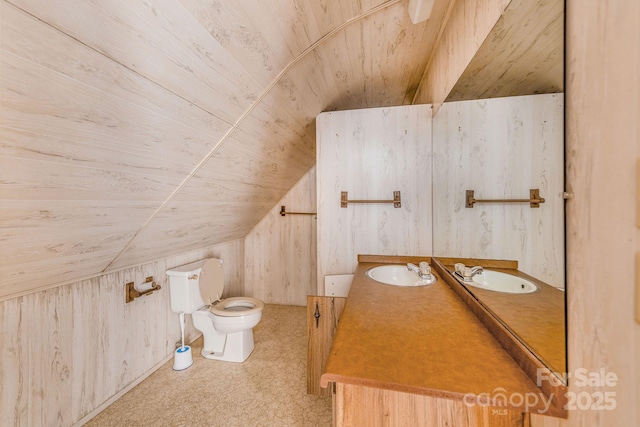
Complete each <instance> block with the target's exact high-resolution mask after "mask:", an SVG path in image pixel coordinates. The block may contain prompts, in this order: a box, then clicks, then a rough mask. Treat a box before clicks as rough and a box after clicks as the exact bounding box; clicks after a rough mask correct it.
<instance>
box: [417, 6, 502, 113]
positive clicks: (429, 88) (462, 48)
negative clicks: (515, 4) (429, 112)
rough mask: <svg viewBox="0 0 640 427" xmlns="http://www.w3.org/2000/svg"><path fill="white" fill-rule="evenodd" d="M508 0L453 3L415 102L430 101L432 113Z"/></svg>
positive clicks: (438, 106) (453, 84) (460, 73)
mask: <svg viewBox="0 0 640 427" xmlns="http://www.w3.org/2000/svg"><path fill="white" fill-rule="evenodd" d="M509 3H510V0H481V1H475V0H474V1H472V0H462V1H456V2H455V3H454V6H453V9H452V11H451V15H450V17H449V21H448V22H447V24H446V27H445V29H444V31H443V32H442V36H441V38H440V41H439V42H438V45H437V46H436V48H435V51H434V53H433V56H432V58H431V59H430V62H429V64H427V69H426V70H425V73H424V76H423V77H422V81H421V82H420V87H419V88H418V91H417V93H416V97H415V98H414V101H413V103H414V104H426V103H428V104H433V109H434V110H433V113H434V114H435V113H436V112H437V111H438V109H439V108H440V105H441V104H442V103H443V102H444V100H445V99H446V98H447V96H448V95H449V92H450V91H451V89H452V88H453V87H454V86H455V84H456V82H457V81H458V79H459V78H460V76H461V75H462V73H463V72H464V70H465V69H466V67H467V66H468V64H469V62H470V61H471V59H472V58H473V56H474V55H475V53H476V52H477V50H478V48H479V47H480V46H481V44H482V43H483V42H484V40H485V39H486V38H487V35H488V34H489V32H490V31H491V29H492V28H493V27H494V25H495V24H496V22H497V21H498V18H500V15H502V12H503V11H504V9H505V7H506V6H507V5H508V4H509Z"/></svg>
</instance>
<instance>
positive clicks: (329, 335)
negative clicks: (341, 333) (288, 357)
mask: <svg viewBox="0 0 640 427" xmlns="http://www.w3.org/2000/svg"><path fill="white" fill-rule="evenodd" d="M346 300H347V299H346V298H339V297H320V296H314V295H308V296H307V393H308V394H316V395H319V396H331V387H327V388H322V387H320V375H322V369H323V368H324V364H325V363H326V361H327V356H329V350H330V349H331V343H332V341H333V335H334V334H335V333H336V329H337V327H338V320H339V319H340V314H341V313H342V309H343V308H344V304H345V302H346Z"/></svg>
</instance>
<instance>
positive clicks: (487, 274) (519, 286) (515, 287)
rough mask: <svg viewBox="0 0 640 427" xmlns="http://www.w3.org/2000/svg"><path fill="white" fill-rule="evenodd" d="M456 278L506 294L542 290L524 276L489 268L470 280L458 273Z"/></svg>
mask: <svg viewBox="0 0 640 427" xmlns="http://www.w3.org/2000/svg"><path fill="white" fill-rule="evenodd" d="M456 278H457V279H458V280H459V281H460V282H461V283H462V284H463V285H469V286H474V287H476V288H478V289H484V290H487V291H492V292H501V293H505V294H530V293H533V292H538V291H539V290H540V288H538V286H537V285H536V284H535V283H533V282H530V281H529V280H527V279H523V278H522V277H518V276H513V275H511V274H507V273H501V272H499V271H493V270H487V269H485V270H484V271H483V272H482V273H479V274H477V275H475V276H473V279H471V280H468V281H465V280H463V279H461V278H460V277H459V275H458V274H457V273H456Z"/></svg>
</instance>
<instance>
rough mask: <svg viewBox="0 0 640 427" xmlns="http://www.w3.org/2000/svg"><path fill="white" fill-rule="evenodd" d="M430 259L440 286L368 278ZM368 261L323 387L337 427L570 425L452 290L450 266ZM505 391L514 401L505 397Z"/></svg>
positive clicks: (336, 339) (345, 313)
mask: <svg viewBox="0 0 640 427" xmlns="http://www.w3.org/2000/svg"><path fill="white" fill-rule="evenodd" d="M425 260H426V261H428V262H429V263H430V264H432V267H434V273H433V274H434V275H435V276H436V277H437V279H438V280H437V282H436V283H435V284H433V285H428V286H416V287H400V286H391V285H387V284H382V283H378V282H376V281H374V280H372V279H370V278H369V277H367V275H366V271H367V270H369V269H370V268H372V267H375V266H378V265H382V264H385V263H386V264H388V263H393V264H403V263H404V264H406V263H408V262H411V263H416V264H417V263H419V262H420V261H425ZM358 261H359V264H358V267H357V270H356V272H355V276H354V279H353V283H352V285H351V290H350V292H349V296H348V298H347V301H346V304H345V307H344V310H343V311H342V314H341V317H340V324H339V327H338V328H337V331H336V333H335V336H334V338H333V343H332V345H331V350H330V352H329V355H328V359H327V361H326V365H325V367H324V370H323V372H324V373H323V375H322V376H321V379H320V383H321V385H322V386H323V387H328V386H329V387H331V383H333V384H334V385H333V386H332V387H334V390H335V393H334V425H335V426H345V425H382V424H384V425H387V424H389V425H425V426H430V425H434V426H435V425H455V426H467V425H469V426H470V425H474V426H475V425H487V426H488V425H491V426H519V425H526V422H527V420H528V414H527V413H526V412H527V411H529V412H533V413H545V414H548V415H554V416H560V417H563V416H566V413H565V411H564V410H563V409H561V408H562V402H560V401H558V400H557V399H555V400H554V399H551V400H549V397H548V396H547V395H545V393H547V392H548V390H545V391H542V390H541V389H540V388H539V387H538V386H537V385H536V383H535V382H534V381H533V380H532V379H531V378H530V372H527V371H526V369H523V367H522V364H523V363H524V364H527V363H529V361H527V360H526V358H525V359H515V358H514V357H513V355H512V354H511V353H510V352H508V351H507V350H506V349H505V346H504V344H503V343H501V342H499V341H498V339H496V338H495V336H494V334H493V332H494V331H490V329H489V328H487V327H486V325H485V324H483V321H481V319H480V317H477V314H474V312H473V311H472V310H471V309H470V307H469V306H468V305H467V304H466V302H465V301H464V300H463V299H462V298H461V297H460V296H459V295H458V293H457V292H456V291H455V290H454V288H452V285H451V283H450V282H449V280H452V278H451V277H448V276H450V274H449V272H448V271H447V270H446V269H444V268H443V267H442V264H441V263H438V262H437V261H436V260H435V259H434V260H431V259H429V258H425V257H389V256H384V257H377V256H362V255H361V256H359V259H358ZM310 311H311V309H310ZM531 366H533V365H531ZM556 391H557V390H556ZM501 392H502V394H503V395H506V397H507V399H506V400H507V401H506V402H503V401H501V400H500V399H497V398H496V397H499V396H497V395H498V394H499V393H501ZM516 395H517V396H538V397H539V399H538V403H537V404H535V405H529V407H526V406H527V405H526V404H525V403H524V402H519V401H518V399H509V396H516ZM548 402H552V404H550V405H549V406H545V405H547V404H548ZM416 423H417V424H416ZM445 423H446V424H445Z"/></svg>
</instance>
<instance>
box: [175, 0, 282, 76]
mask: <svg viewBox="0 0 640 427" xmlns="http://www.w3.org/2000/svg"><path fill="white" fill-rule="evenodd" d="M180 3H181V5H182V6H183V7H184V8H186V9H187V10H188V11H189V13H190V14H191V15H193V16H194V18H195V19H197V20H198V22H199V23H200V25H202V26H203V27H204V28H205V29H206V30H207V31H208V32H209V33H210V34H211V36H212V37H213V38H214V39H215V40H216V41H217V42H218V43H219V44H220V46H222V47H223V48H224V49H225V50H226V51H227V52H228V53H229V54H230V55H232V56H233V58H234V59H235V60H236V61H237V62H238V64H241V65H242V67H243V68H245V69H246V70H250V72H251V75H252V76H253V78H254V79H256V80H257V81H258V82H259V83H260V84H261V85H262V86H266V85H268V84H269V83H270V82H271V81H272V80H273V79H274V78H275V76H276V75H277V73H278V72H279V70H281V69H282V68H283V67H284V66H285V65H286V64H287V63H288V62H289V61H291V60H292V59H293V57H292V56H291V55H290V53H289V52H286V51H284V50H283V49H282V48H280V47H279V46H277V44H276V43H275V42H279V43H283V42H284V40H282V39H281V38H280V37H278V36H279V35H280V34H281V31H282V30H281V29H278V31H274V33H275V34H270V33H268V32H265V31H263V30H262V28H261V26H260V23H262V22H268V23H269V24H270V25H273V20H272V19H277V18H278V14H279V13H286V12H287V11H289V10H291V9H292V8H291V7H290V5H288V4H285V3H281V4H275V5H274V4H269V3H268V2H261V3H257V4H252V5H249V4H247V5H243V4H242V2H223V3H216V2H210V1H199V0H180ZM258 11H259V12H258ZM255 16H259V17H262V18H263V19H257V20H256V19H255ZM239 22H241V23H242V25H238V23H239ZM279 43H278V44H279Z"/></svg>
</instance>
